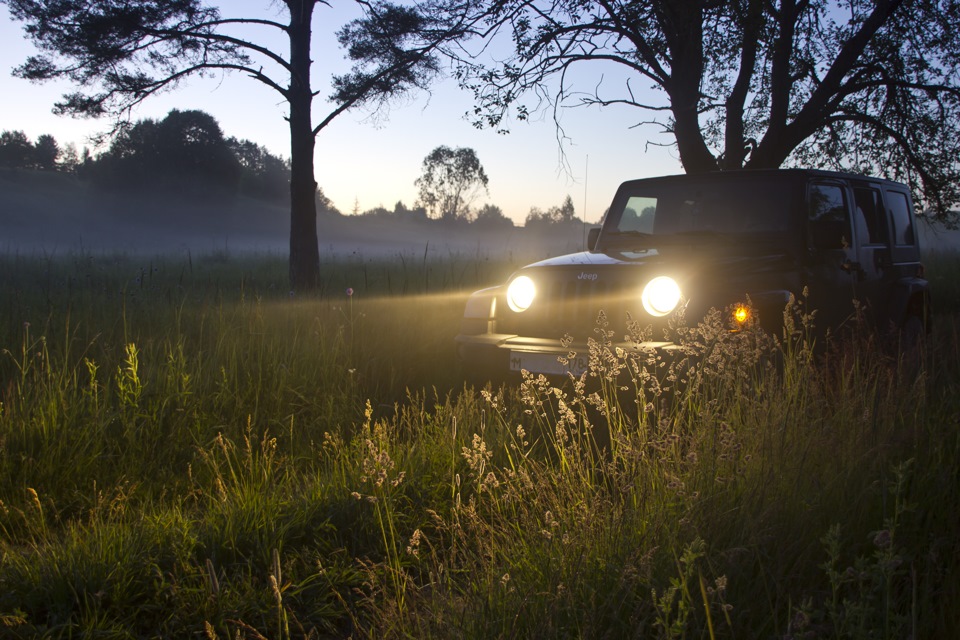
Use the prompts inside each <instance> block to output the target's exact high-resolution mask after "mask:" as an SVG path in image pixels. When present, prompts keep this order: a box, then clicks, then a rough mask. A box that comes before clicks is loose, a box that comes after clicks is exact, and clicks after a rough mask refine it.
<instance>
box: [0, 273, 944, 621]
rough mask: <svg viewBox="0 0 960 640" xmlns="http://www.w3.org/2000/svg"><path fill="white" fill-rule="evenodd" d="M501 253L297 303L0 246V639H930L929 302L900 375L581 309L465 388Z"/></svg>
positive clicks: (268, 290)
mask: <svg viewBox="0 0 960 640" xmlns="http://www.w3.org/2000/svg"><path fill="white" fill-rule="evenodd" d="M512 266H513V265H509V264H502V263H492V262H491V263H481V264H479V265H478V264H477V263H476V261H471V260H470V258H469V257H467V258H464V257H460V256H450V257H449V259H447V260H444V261H439V262H436V261H428V260H426V259H422V258H417V259H414V258H411V259H409V260H408V259H407V258H404V260H402V261H400V260H398V261H392V262H384V263H380V262H374V261H363V260H360V259H355V260H352V261H346V262H343V263H336V264H333V263H331V264H327V265H325V276H324V277H325V283H326V284H325V286H324V289H323V292H322V294H321V295H319V296H313V297H308V298H298V297H291V296H290V295H289V293H288V292H287V291H286V290H285V288H284V286H283V283H284V281H285V270H284V264H283V262H282V261H281V260H279V259H273V258H269V257H266V258H243V259H240V258H236V257H231V256H226V255H221V256H214V257H197V258H194V257H191V256H184V257H183V258H182V259H173V258H162V259H157V260H155V261H153V262H149V261H148V262H147V263H143V262H141V261H138V260H136V259H132V258H127V257H123V256H116V257H94V256H77V257H71V258H34V257H16V256H13V257H10V256H7V257H5V258H3V259H2V264H0V268H2V269H3V273H5V274H6V275H5V277H4V279H3V281H2V283H0V304H2V305H3V308H4V309H5V313H4V314H3V316H2V319H0V349H2V350H3V351H2V355H0V376H2V377H0V402H2V405H0V632H2V634H6V635H11V636H13V637H67V636H77V635H88V636H95V635H103V636H107V637H185V636H190V635H193V636H200V637H207V638H234V637H247V638H261V637H266V638H287V637H328V636H332V637H346V636H353V637H377V638H380V637H477V638H483V637H491V638H492V637H497V638H499V637H538V638H539V637H656V638H680V637H695V636H696V637H711V638H713V637H724V638H727V637H777V638H801V637H836V638H873V637H885V638H902V637H908V636H910V637H914V638H922V637H951V636H952V635H955V634H956V633H957V632H958V631H960V624H958V619H957V617H956V616H955V614H954V613H953V607H952V606H950V605H949V603H951V602H956V601H957V599H958V597H960V579H958V569H960V566H958V560H957V558H958V557H960V554H958V551H960V541H958V538H957V535H956V532H957V530H958V528H957V527H958V525H960V521H958V520H957V515H956V514H957V513H960V477H958V453H960V437H958V431H957V420H958V416H960V406H958V403H960V401H958V399H957V396H956V393H955V389H956V388H957V384H958V382H960V365H958V364H957V362H958V360H960V358H958V355H960V336H958V334H957V329H956V326H957V323H956V320H957V317H956V314H955V313H954V312H953V311H952V310H953V309H955V306H950V305H955V304H956V302H955V301H951V300H946V301H944V303H943V306H941V305H940V304H939V303H938V308H942V309H949V310H951V311H949V312H941V313H938V314H937V315H936V316H935V325H936V326H935V331H934V332H933V333H932V334H931V336H930V337H929V339H928V345H927V347H928V348H927V358H926V366H925V367H924V368H923V369H922V370H921V371H920V372H919V374H918V375H912V374H911V375H907V373H906V372H905V371H904V370H903V367H899V366H898V363H897V362H896V359H895V358H893V357H892V356H890V355H885V353H884V351H883V350H882V349H879V348H876V345H875V344H874V342H873V338H872V337H871V336H870V335H869V332H863V333H862V334H861V335H859V336H856V337H854V338H853V339H852V341H847V342H843V343H838V344H836V345H831V346H829V347H826V348H824V346H823V345H819V348H817V349H814V348H813V346H814V345H812V344H811V342H810V339H809V335H812V334H809V332H808V331H807V326H808V324H809V323H810V322H811V321H813V322H815V316H814V318H812V319H811V317H810V316H809V315H807V314H806V313H805V310H804V309H803V307H802V305H796V306H792V307H790V308H788V309H787V310H786V313H787V317H788V319H789V320H790V322H789V323H788V327H790V328H791V331H789V332H788V333H787V334H786V335H784V336H777V337H770V336H766V335H764V334H762V333H760V332H759V331H746V332H741V333H738V334H731V333H729V332H728V331H727V330H726V327H724V326H723V325H722V323H721V321H720V315H719V314H718V315H717V316H714V317H711V318H710V319H709V320H708V321H707V322H705V323H703V324H701V325H700V326H698V327H689V328H683V327H680V328H678V329H677V332H678V334H677V338H678V340H679V341H680V342H681V343H682V344H683V345H684V346H683V348H682V349H681V350H680V351H678V352H677V353H675V354H672V355H671V356H670V357H667V356H666V355H664V354H656V353H650V354H646V355H644V356H643V357H640V358H638V357H636V356H634V355H630V354H627V353H623V352H618V351H616V350H615V349H612V348H611V347H610V346H609V341H610V340H611V338H612V337H613V336H611V335H610V334H609V331H608V329H607V327H606V326H605V325H604V322H603V318H602V317H601V318H600V321H599V323H598V326H597V331H596V333H595V335H594V336H592V337H591V339H592V341H591V353H590V356H591V370H590V371H589V372H588V373H587V374H586V375H585V376H584V377H583V378H582V379H577V380H572V379H571V380H568V381H566V383H563V384H561V382H562V381H557V380H547V379H545V378H538V377H533V376H527V377H526V378H524V379H523V380H522V381H520V382H519V384H507V385H505V386H490V387H487V388H486V389H473V388H471V387H467V386H465V385H464V382H463V379H464V376H463V371H461V370H460V368H459V364H458V363H457V362H456V360H455V359H454V353H453V346H452V336H453V334H454V333H455V332H456V330H457V327H458V324H459V317H460V313H461V311H462V305H463V302H464V300H465V296H466V294H467V292H468V290H469V289H472V288H475V287H477V286H480V285H482V284H485V283H486V282H489V281H494V280H497V279H499V278H500V277H502V275H504V274H505V272H508V271H509V270H510V269H511V268H512ZM928 266H929V265H928ZM957 266H958V265H957V262H956V259H955V258H953V259H952V260H951V259H950V258H949V257H946V256H944V257H940V258H938V262H937V268H938V269H954V270H956V268H957ZM347 289H351V290H352V295H347ZM941 299H942V298H940V297H939V296H937V291H935V300H941ZM635 331H636V333H637V336H636V337H638V338H639V337H641V334H642V332H643V331H644V328H643V327H639V326H638V327H636V329H635Z"/></svg>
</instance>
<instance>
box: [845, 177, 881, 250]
mask: <svg viewBox="0 0 960 640" xmlns="http://www.w3.org/2000/svg"><path fill="white" fill-rule="evenodd" d="M853 203H854V206H855V211H854V215H855V216H856V224H857V230H858V231H860V230H862V231H863V233H862V235H863V236H864V237H862V238H859V242H860V244H865V245H869V244H882V245H885V244H887V237H888V235H889V231H888V229H887V216H886V213H885V212H884V210H883V201H882V200H881V199H880V192H879V191H878V190H876V189H865V188H854V190H853Z"/></svg>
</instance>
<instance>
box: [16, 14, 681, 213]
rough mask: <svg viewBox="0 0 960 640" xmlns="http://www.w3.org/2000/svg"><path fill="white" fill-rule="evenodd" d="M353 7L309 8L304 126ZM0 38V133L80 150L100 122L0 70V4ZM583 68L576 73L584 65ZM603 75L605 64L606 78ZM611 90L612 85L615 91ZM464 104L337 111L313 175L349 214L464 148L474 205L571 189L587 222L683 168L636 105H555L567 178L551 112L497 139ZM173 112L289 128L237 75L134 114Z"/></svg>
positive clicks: (396, 192)
mask: <svg viewBox="0 0 960 640" xmlns="http://www.w3.org/2000/svg"><path fill="white" fill-rule="evenodd" d="M219 4H220V5H221V7H222V9H221V10H222V12H223V14H224V15H225V16H240V15H244V16H247V17H254V16H256V17H273V16H274V15H275V14H276V11H277V9H276V7H275V6H273V5H272V3H271V2H270V0H231V1H230V2H225V1H224V2H220V3H219ZM354 6H355V5H353V4H352V3H339V4H336V5H335V8H333V9H330V8H327V7H325V6H323V5H318V7H317V14H316V17H315V20H314V38H315V45H314V55H313V58H314V87H315V89H317V90H318V91H319V92H320V94H319V96H318V98H317V100H316V101H315V107H314V113H315V116H314V122H319V121H320V119H321V118H322V117H323V116H324V115H325V114H326V112H327V106H326V104H325V101H324V98H325V96H326V95H327V94H328V93H329V86H330V84H329V78H330V74H331V72H342V71H344V70H345V69H346V68H347V64H348V63H347V62H346V61H345V60H344V55H343V53H342V52H341V51H340V50H339V49H338V48H337V45H336V42H335V39H334V37H333V34H334V32H335V31H336V30H337V28H339V27H340V26H341V25H342V24H344V23H345V22H346V21H347V20H348V19H349V18H350V16H351V13H350V12H351V11H353V10H354ZM271 38H272V39H271ZM257 40H258V42H271V43H275V44H274V47H275V48H276V49H277V50H279V51H285V50H286V42H285V41H284V40H283V39H282V37H278V36H277V35H276V34H271V36H270V38H264V37H262V36H259V37H257ZM0 43H3V44H2V45H0V96H2V99H0V130H22V131H24V132H25V133H26V134H27V135H28V136H29V137H30V138H31V140H36V138H37V136H39V135H42V134H45V133H49V134H52V135H53V136H54V137H56V138H57V140H58V141H59V142H60V143H61V145H63V144H66V143H67V142H73V143H75V144H76V145H77V147H78V149H82V148H83V147H84V146H88V145H87V143H86V139H87V137H88V136H89V135H90V134H92V133H94V132H97V131H101V130H103V129H105V128H106V126H107V123H106V122H103V121H90V120H75V119H71V118H66V117H59V116H55V115H53V114H52V113H51V112H50V109H51V107H52V105H53V103H54V101H56V100H57V99H58V98H59V97H60V95H61V94H62V93H63V92H64V90H65V89H66V88H67V87H66V86H64V85H61V86H55V85H52V84H43V85H36V84H31V83H28V82H26V81H24V80H20V79H17V78H13V77H12V76H11V75H10V70H11V69H13V67H15V66H17V65H18V64H20V63H21V62H22V61H23V60H24V59H25V58H26V57H27V56H28V55H30V53H31V52H32V51H33V48H32V47H31V45H30V43H29V42H27V41H25V40H24V36H23V33H22V30H21V27H20V25H18V24H16V23H14V22H12V21H11V20H10V18H9V13H8V12H7V9H6V7H5V6H3V5H0ZM587 69H588V67H584V68H583V70H584V71H585V72H586V70H587ZM590 69H591V71H590V75H589V76H584V78H583V80H584V84H583V89H584V90H587V89H590V88H592V86H593V85H594V84H596V81H597V79H598V78H599V73H598V72H597V70H596V68H595V67H590ZM611 71H612V70H610V69H607V70H605V77H606V78H607V80H606V81H607V82H610V80H609V78H610V77H611ZM594 74H596V75H594ZM609 86H610V88H611V90H612V89H613V87H614V85H613V84H610V85H609ZM635 86H636V85H635ZM472 106H473V103H472V97H471V96H470V95H469V94H467V93H466V92H464V91H462V90H460V89H459V88H458V87H457V86H456V83H455V82H453V81H451V80H445V81H441V82H439V83H437V84H436V85H435V86H434V87H433V89H432V91H431V94H425V93H421V94H417V95H412V96H410V97H409V98H407V99H404V100H402V101H401V102H400V103H398V104H396V105H393V107H392V108H391V109H390V111H389V114H388V116H387V117H386V118H385V119H384V118H380V119H379V120H378V121H373V120H372V119H371V117H370V114H369V113H367V112H363V111H353V112H348V113H346V114H342V115H341V116H339V117H338V119H336V120H334V122H333V123H332V124H331V125H329V126H328V127H327V128H326V129H324V130H323V131H321V132H320V134H319V136H318V138H317V152H316V170H317V181H318V182H319V184H320V186H321V187H322V188H323V190H324V193H326V194H327V196H328V197H329V198H330V199H331V200H333V202H334V204H335V205H336V206H337V207H338V208H339V209H340V210H341V211H343V212H344V213H350V212H351V211H352V210H353V209H354V206H355V204H356V205H357V206H359V208H360V210H361V211H364V210H367V209H370V208H373V207H376V206H379V205H383V206H385V207H387V208H388V209H392V208H393V205H394V203H395V202H397V201H398V200H402V201H403V202H404V203H405V204H407V205H408V206H412V205H413V204H414V201H415V200H416V197H417V191H416V187H415V186H414V184H413V183H414V180H416V178H417V177H418V176H419V175H420V169H421V163H422V161H423V158H424V157H425V156H426V155H427V154H428V153H429V152H430V151H431V150H432V149H434V148H435V147H437V146H439V145H447V146H451V147H472V148H473V149H474V150H476V152H477V155H478V157H479V158H480V161H481V163H482V164H483V166H484V168H485V169H486V171H487V175H488V176H489V178H490V193H489V196H488V197H483V196H482V197H481V198H480V199H478V201H477V202H475V203H474V206H480V205H482V204H484V203H485V202H489V203H492V204H495V205H497V206H499V207H501V208H502V209H503V210H504V213H505V214H506V215H507V216H509V217H511V218H513V219H514V220H516V221H517V222H520V223H522V221H523V220H524V219H525V218H526V216H527V213H528V212H529V211H530V208H531V207H539V208H541V209H547V208H549V207H551V206H557V205H560V204H561V203H562V202H563V200H564V198H566V196H567V195H570V196H571V198H573V202H574V206H575V207H576V210H577V215H578V216H580V215H582V214H583V210H584V203H585V202H586V219H587V220H588V221H596V220H598V219H599V218H600V216H601V215H602V213H603V211H604V209H606V207H607V206H608V205H609V201H610V199H611V198H612V196H613V192H614V190H615V189H616V187H617V185H618V184H619V183H620V182H622V181H624V180H628V179H633V178H640V177H647V176H652V175H662V174H669V173H678V172H680V171H681V168H680V164H679V162H678V161H677V160H676V154H675V152H674V151H673V150H671V149H665V148H661V147H656V146H649V147H648V145H647V142H648V140H650V141H652V142H658V143H668V142H670V141H671V140H670V138H668V137H666V136H664V135H662V134H661V133H659V132H658V130H657V129H656V128H652V127H638V128H633V129H631V128H630V127H631V126H632V125H634V124H635V123H636V122H638V121H639V120H642V119H643V118H644V114H642V113H640V112H637V111H636V110H630V109H626V108H620V109H606V110H603V111H601V110H598V109H573V110H566V111H564V112H563V113H562V116H561V117H562V122H563V126H564V129H565V133H566V135H567V137H568V138H569V140H568V141H567V143H566V144H565V145H564V151H565V153H566V159H567V163H568V165H569V173H568V172H567V171H565V169H564V168H563V166H562V165H561V162H560V147H559V145H558V142H557V132H556V129H555V127H554V123H553V121H552V118H551V114H549V113H547V114H545V116H544V117H542V118H540V119H538V120H535V121H533V122H528V123H524V122H518V123H514V124H513V126H512V132H511V133H510V134H508V135H501V134H497V133H496V132H494V131H491V130H477V129H475V128H474V127H473V126H472V125H471V124H470V123H469V122H468V121H467V120H466V119H464V114H465V113H466V112H467V111H468V110H470V109H471V107H472ZM172 108H178V109H202V110H204V111H207V112H208V113H210V114H212V115H213V116H214V117H216V118H217V120H218V121H219V122H220V126H221V127H222V128H223V130H224V133H225V134H226V135H227V136H236V137H238V138H246V139H249V140H252V141H254V142H257V143H259V144H262V145H264V146H265V147H267V148H268V149H270V150H271V151H272V152H273V153H275V154H278V155H283V156H285V157H286V156H289V136H288V133H287V127H286V125H287V123H286V121H285V120H284V119H283V116H284V114H285V113H286V105H285V104H283V102H282V101H281V99H280V97H279V95H278V94H276V93H275V92H273V91H271V90H269V89H268V88H267V87H266V86H264V85H262V84H260V83H258V82H256V81H254V80H252V79H249V78H247V77H244V76H241V75H238V74H232V75H226V76H224V77H222V78H216V79H212V78H206V79H199V78H195V79H192V80H190V81H189V82H188V83H187V84H186V85H182V86H181V88H179V89H178V90H176V91H174V92H171V93H167V94H164V95H162V96H158V97H155V98H153V99H151V100H149V101H147V102H146V103H144V104H143V105H142V106H141V107H140V108H139V110H138V111H137V112H136V113H135V114H134V118H148V117H149V118H162V117H163V116H164V115H166V113H167V112H168V111H169V110H170V109H172Z"/></svg>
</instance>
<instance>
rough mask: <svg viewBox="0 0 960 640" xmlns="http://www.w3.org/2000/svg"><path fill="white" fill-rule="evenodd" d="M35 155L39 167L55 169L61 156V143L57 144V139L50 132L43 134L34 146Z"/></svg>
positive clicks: (46, 169) (49, 169)
mask: <svg viewBox="0 0 960 640" xmlns="http://www.w3.org/2000/svg"><path fill="white" fill-rule="evenodd" d="M33 155H34V159H35V164H36V167H37V169H43V170H45V171H53V170H55V169H56V168H57V159H58V158H59V157H60V145H59V144H57V139H56V138H54V137H53V136H52V135H50V134H48V133H45V134H43V135H41V136H40V137H39V138H37V143H36V144H35V145H34V146H33Z"/></svg>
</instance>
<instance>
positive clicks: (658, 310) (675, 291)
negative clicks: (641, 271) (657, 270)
mask: <svg viewBox="0 0 960 640" xmlns="http://www.w3.org/2000/svg"><path fill="white" fill-rule="evenodd" d="M640 300H641V301H642V302H643V308H644V309H646V311H647V313H649V314H650V315H652V316H656V317H658V318H659V317H661V316H665V315H667V314H668V313H670V312H671V311H673V310H674V309H676V308H677V305H678V304H679V303H680V285H678V284H677V281H676V280H674V279H673V278H670V277H668V276H658V277H656V278H654V279H653V280H651V281H650V282H648V283H647V286H646V287H644V288H643V295H642V296H641V298H640Z"/></svg>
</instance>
